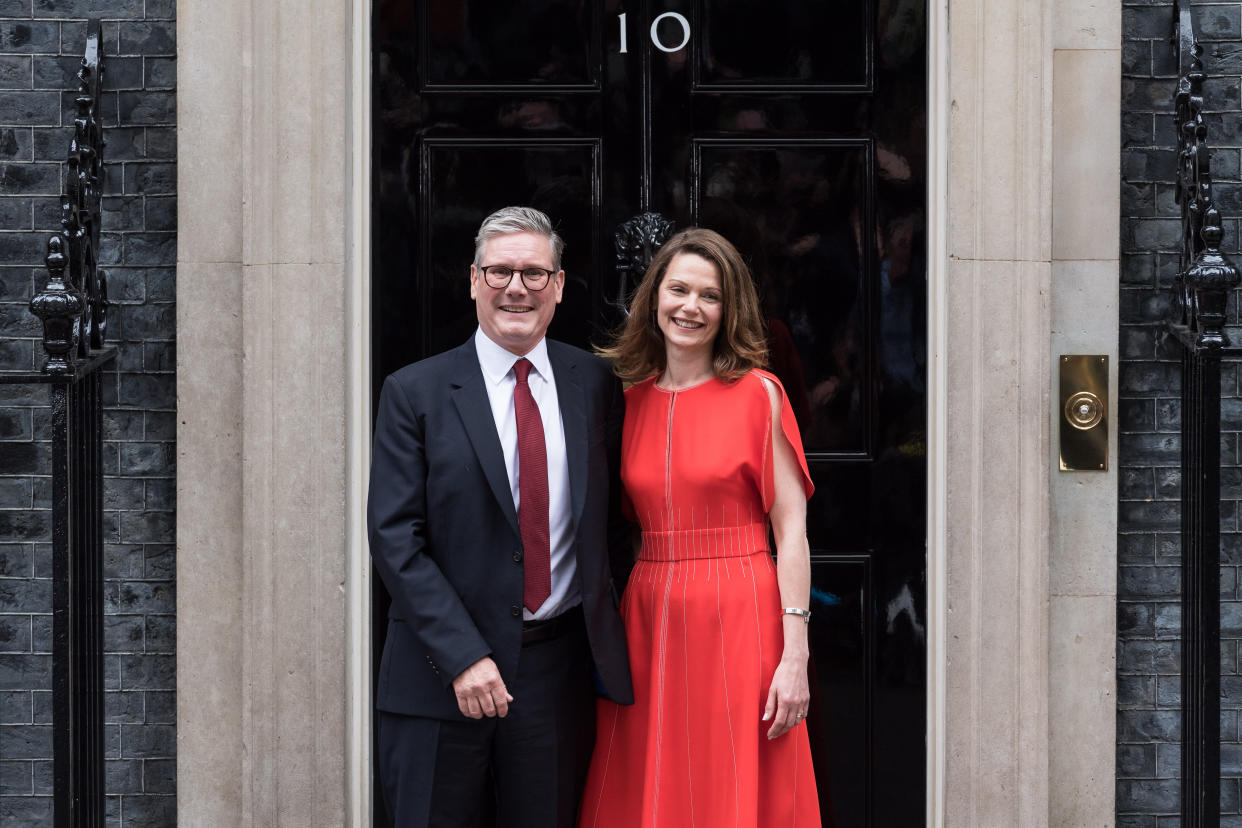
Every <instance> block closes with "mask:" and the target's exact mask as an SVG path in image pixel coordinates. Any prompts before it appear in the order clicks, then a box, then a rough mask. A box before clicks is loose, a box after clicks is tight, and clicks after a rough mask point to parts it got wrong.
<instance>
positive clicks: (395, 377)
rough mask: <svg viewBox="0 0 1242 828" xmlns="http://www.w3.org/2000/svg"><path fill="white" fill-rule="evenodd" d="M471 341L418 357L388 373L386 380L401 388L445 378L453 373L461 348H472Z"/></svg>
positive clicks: (460, 355)
mask: <svg viewBox="0 0 1242 828" xmlns="http://www.w3.org/2000/svg"><path fill="white" fill-rule="evenodd" d="M472 347H473V341H469V342H466V343H465V344H464V345H459V346H457V347H456V348H450V349H449V350H447V351H444V352H442V353H439V354H436V355H435V356H429V357H427V358H425V359H420V360H418V361H417V362H411V363H410V364H409V365H406V366H405V367H404V368H398V369H397V370H396V371H393V372H392V373H391V374H389V375H388V381H390V382H393V383H396V384H397V385H400V386H401V387H402V388H413V387H415V386H418V385H421V384H423V383H427V382H436V381H439V380H442V379H447V378H450V377H452V376H454V375H455V373H456V372H457V370H458V369H457V365H458V362H459V360H460V359H461V357H462V354H461V351H462V349H463V348H472Z"/></svg>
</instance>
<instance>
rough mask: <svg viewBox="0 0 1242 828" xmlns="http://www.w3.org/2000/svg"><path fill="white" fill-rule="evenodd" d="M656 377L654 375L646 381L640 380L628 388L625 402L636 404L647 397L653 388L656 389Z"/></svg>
mask: <svg viewBox="0 0 1242 828" xmlns="http://www.w3.org/2000/svg"><path fill="white" fill-rule="evenodd" d="M655 381H656V375H655V374H652V375H651V376H649V377H647V378H646V379H645V380H639V381H638V382H636V383H634V384H633V385H629V386H626V389H625V401H626V402H627V403H629V402H634V401H636V400H638V399H639V398H640V397H643V396H646V395H647V394H648V393H649V392H650V391H651V389H652V388H654V387H655Z"/></svg>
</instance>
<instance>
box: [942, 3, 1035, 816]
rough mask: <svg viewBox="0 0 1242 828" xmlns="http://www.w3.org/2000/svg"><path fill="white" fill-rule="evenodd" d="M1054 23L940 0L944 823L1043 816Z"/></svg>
mask: <svg viewBox="0 0 1242 828" xmlns="http://www.w3.org/2000/svg"><path fill="white" fill-rule="evenodd" d="M1050 12H1051V6H1050V5H1049V3H1046V2H1026V0H1003V2H998V1H997V0H950V1H949V30H950V31H949V39H950V46H949V50H950V63H949V94H950V102H949V107H950V112H949V173H948V201H949V204H948V208H949V215H948V255H949V268H948V284H947V290H946V304H947V308H946V309H945V310H946V313H947V318H948V324H947V341H946V348H947V353H946V357H947V359H946V363H947V368H946V372H947V376H946V391H947V395H946V399H944V400H932V402H931V405H933V406H935V405H938V404H941V405H945V406H947V412H946V414H947V419H948V427H947V446H946V450H947V464H948V474H947V487H948V490H947V504H946V505H947V525H946V532H947V556H948V559H947V580H948V583H947V616H946V618H944V619H942V623H946V624H947V630H946V633H947V635H946V639H945V640H946V645H947V676H948V678H947V691H946V693H945V699H946V701H945V727H946V741H947V747H946V754H947V755H946V759H945V763H946V767H945V783H944V784H945V789H944V796H945V811H944V823H943V824H945V825H950V826H992V825H1004V826H1014V828H1027V826H1032V827H1033V826H1043V825H1046V824H1047V821H1048V794H1049V789H1048V550H1049V533H1048V517H1049V492H1048V474H1049V472H1048V469H1049V467H1048V452H1049V439H1048V405H1049V398H1048V388H1049V371H1050V366H1049V362H1048V352H1049V324H1050V318H1049V286H1050V281H1051V255H1052V251H1051V246H1050V235H1051V234H1050V232H1049V231H1050V228H1051V195H1052V189H1051V172H1052V169H1051V161H1052V154H1051V149H1052V142H1051V135H1050V127H1051V123H1052V119H1051V108H1050V102H1051V84H1050V78H1051V57H1052V53H1051V48H1050V44H1049V41H1048V29H1049V23H1050V22H1051V21H1050Z"/></svg>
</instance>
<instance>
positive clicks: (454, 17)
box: [421, 0, 599, 88]
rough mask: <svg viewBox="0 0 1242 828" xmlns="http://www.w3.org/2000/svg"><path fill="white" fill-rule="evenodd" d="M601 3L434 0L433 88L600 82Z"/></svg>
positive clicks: (427, 50)
mask: <svg viewBox="0 0 1242 828" xmlns="http://www.w3.org/2000/svg"><path fill="white" fill-rule="evenodd" d="M598 11H599V9H598V4H596V3H592V2H589V1H588V0H522V2H520V3H512V2H503V3H498V2H486V1H485V0H428V2H427V3H426V4H425V5H424V6H423V14H424V16H423V22H424V25H423V27H422V29H421V32H422V33H423V35H424V39H423V41H422V49H421V52H422V59H423V61H424V63H423V66H424V77H425V78H426V81H425V83H426V85H427V87H445V88H453V87H458V88H460V87H469V86H508V87H512V86H526V85H531V86H545V87H546V86H556V87H565V88H573V87H586V88H591V87H594V86H597V85H598V77H599V60H598V41H599V36H598V31H599V25H598V22H597V20H598Z"/></svg>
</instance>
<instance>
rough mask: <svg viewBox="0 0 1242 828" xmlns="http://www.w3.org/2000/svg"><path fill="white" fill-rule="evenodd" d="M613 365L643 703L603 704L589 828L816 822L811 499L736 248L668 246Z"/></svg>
mask: <svg viewBox="0 0 1242 828" xmlns="http://www.w3.org/2000/svg"><path fill="white" fill-rule="evenodd" d="M605 354H606V355H607V356H609V357H611V358H612V359H613V360H614V361H615V364H616V369H617V372H618V373H619V374H620V375H621V377H622V378H623V379H626V380H629V381H631V382H635V383H636V384H635V385H633V386H632V387H631V388H630V389H629V390H628V391H627V392H626V413H625V430H624V436H623V439H622V458H621V477H622V481H623V483H624V485H625V493H626V500H627V508H628V509H629V510H630V512H631V516H632V517H633V518H634V519H636V520H637V521H638V523H639V524H640V526H641V528H642V546H641V549H640V551H639V553H638V561H637V564H636V565H635V567H634V571H633V573H632V575H631V576H630V580H629V583H628V585H627V586H626V589H625V595H624V597H623V599H622V601H621V615H622V618H623V619H624V621H625V628H626V634H627V637H628V641H629V649H630V664H631V670H632V671H633V677H634V696H635V703H634V704H633V705H630V706H619V705H616V704H613V703H611V702H609V701H606V700H600V701H599V702H598V712H597V735H596V743H595V753H594V755H593V757H592V760H591V768H590V772H589V776H588V779H587V787H586V793H585V795H584V798H583V803H582V816H581V821H580V825H581V826H582V828H696V827H697V828H784V826H798V828H810V827H811V826H819V825H820V818H819V805H818V800H817V796H816V790H815V776H814V773H813V769H812V767H811V753H810V746H809V743H808V740H807V732H806V727H805V726H804V725H803V721H804V719H805V717H806V710H807V705H808V703H809V700H810V690H809V686H808V682H807V658H808V651H807V628H806V627H807V622H808V620H809V617H810V613H809V612H807V606H808V602H809V599H810V553H809V548H808V546H807V541H806V499H807V498H808V497H810V495H811V492H812V490H813V487H812V485H811V479H810V475H809V473H808V472H807V467H806V460H805V458H804V456H803V453H802V440H801V437H800V436H799V434H798V428H797V423H796V421H795V419H794V414H793V410H792V409H791V407H790V405H789V402H788V400H787V399H786V397H785V394H784V390H783V389H782V388H781V386H780V383H779V382H778V381H777V380H776V378H775V377H774V376H772V375H771V374H769V373H767V372H766V371H763V370H761V366H762V365H763V363H764V358H765V346H764V332H763V323H762V316H761V313H760V310H759V302H758V300H757V298H756V296H755V289H754V286H753V283H752V282H751V279H750V276H749V274H748V272H747V269H746V265H745V263H744V262H743V261H742V258H741V256H739V255H738V252H737V250H736V249H734V247H733V245H731V244H730V243H729V242H728V241H726V240H725V239H724V238H723V237H722V236H720V235H719V234H717V233H714V232H712V231H710V230H704V229H699V228H691V229H689V230H684V231H682V232H680V233H678V234H676V235H675V236H673V238H671V239H669V241H668V242H667V243H666V244H665V245H664V247H663V248H661V249H660V251H659V253H658V254H657V255H656V256H655V258H654V259H653V260H652V262H651V266H650V267H649V268H648V269H647V273H646V275H645V277H644V279H643V282H642V284H640V285H639V287H638V289H637V290H636V291H635V293H634V297H633V299H632V301H631V305H630V316H629V319H628V321H627V323H626V326H625V327H624V329H623V330H622V332H621V334H620V336H619V337H618V340H617V343H616V345H615V346H614V347H612V348H611V349H608V350H607V351H606V352H605ZM769 525H770V526H771V529H772V534H773V535H774V536H775V539H776V553H777V554H776V560H775V562H774V561H773V558H772V550H771V549H770V548H769V544H768V536H769V535H768V528H769Z"/></svg>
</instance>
